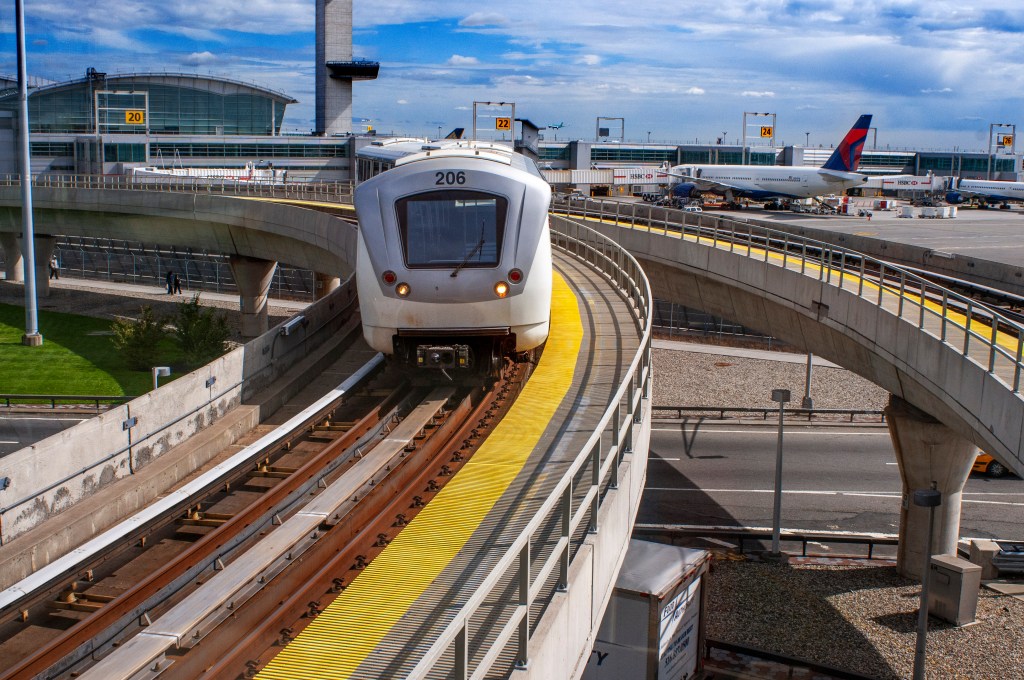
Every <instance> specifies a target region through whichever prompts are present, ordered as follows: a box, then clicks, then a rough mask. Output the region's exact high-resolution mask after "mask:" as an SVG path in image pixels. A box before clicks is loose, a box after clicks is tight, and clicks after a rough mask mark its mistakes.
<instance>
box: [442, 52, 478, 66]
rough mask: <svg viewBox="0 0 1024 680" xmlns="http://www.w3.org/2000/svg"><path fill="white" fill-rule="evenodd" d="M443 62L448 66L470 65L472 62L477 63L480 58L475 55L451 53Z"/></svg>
mask: <svg viewBox="0 0 1024 680" xmlns="http://www.w3.org/2000/svg"><path fill="white" fill-rule="evenodd" d="M445 63H446V64H448V65H449V66H470V65H472V64H479V63H480V60H479V59H477V58H476V57H464V56H462V55H461V54H453V55H452V56H451V57H449V58H448V61H447V62H445Z"/></svg>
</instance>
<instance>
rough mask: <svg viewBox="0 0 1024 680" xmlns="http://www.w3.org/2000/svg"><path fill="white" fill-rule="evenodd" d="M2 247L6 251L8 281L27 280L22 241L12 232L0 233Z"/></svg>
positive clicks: (5, 260)
mask: <svg viewBox="0 0 1024 680" xmlns="http://www.w3.org/2000/svg"><path fill="white" fill-rule="evenodd" d="M0 246H3V249H4V262H6V263H7V272H6V274H7V280H8V281H24V280H25V258H24V257H23V256H22V254H21V239H19V238H18V235H17V234H15V233H14V232H11V231H0Z"/></svg>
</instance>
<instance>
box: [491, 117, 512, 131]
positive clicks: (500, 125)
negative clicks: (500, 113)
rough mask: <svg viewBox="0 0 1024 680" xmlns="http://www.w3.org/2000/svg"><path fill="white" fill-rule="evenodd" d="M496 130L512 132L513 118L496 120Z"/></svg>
mask: <svg viewBox="0 0 1024 680" xmlns="http://www.w3.org/2000/svg"><path fill="white" fill-rule="evenodd" d="M494 129H495V130H511V129H512V119H511V118H495V119H494Z"/></svg>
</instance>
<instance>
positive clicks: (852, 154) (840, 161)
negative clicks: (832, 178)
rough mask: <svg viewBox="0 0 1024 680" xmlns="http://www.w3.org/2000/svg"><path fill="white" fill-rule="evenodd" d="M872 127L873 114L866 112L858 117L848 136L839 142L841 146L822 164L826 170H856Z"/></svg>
mask: <svg viewBox="0 0 1024 680" xmlns="http://www.w3.org/2000/svg"><path fill="white" fill-rule="evenodd" d="M870 127H871V114H869V113H868V114H864V115H863V116H861V117H860V118H858V119H857V122H856V123H854V124H853V127H852V128H850V131H849V132H847V133H846V137H844V138H843V141H842V142H841V143H840V144H839V148H838V149H836V150H835V152H833V154H832V155H831V156H829V159H828V160H827V161H826V162H825V165H823V166H821V167H822V168H824V169H826V170H838V171H839V172H856V171H857V165H859V164H860V155H861V153H862V152H863V151H864V141H865V140H866V139H867V137H868V128H870Z"/></svg>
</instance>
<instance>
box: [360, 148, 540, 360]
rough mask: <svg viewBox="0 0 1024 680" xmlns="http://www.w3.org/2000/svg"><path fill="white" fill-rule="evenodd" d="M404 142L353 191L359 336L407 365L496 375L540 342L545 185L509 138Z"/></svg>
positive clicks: (368, 153)
mask: <svg viewBox="0 0 1024 680" xmlns="http://www.w3.org/2000/svg"><path fill="white" fill-rule="evenodd" d="M403 146H404V147H405V151H406V153H404V154H402V153H400V152H401V151H402V149H399V148H398V145H394V144H392V145H389V146H388V147H387V148H386V149H381V152H386V154H387V157H388V158H389V159H390V160H388V161H387V162H386V163H384V164H383V165H380V164H378V165H377V166H376V167H378V168H379V169H380V170H381V171H380V172H379V173H378V174H376V175H374V176H372V177H369V178H368V179H365V181H362V182H361V183H360V184H359V186H358V187H357V188H356V192H355V206H356V214H357V216H358V218H359V240H358V254H357V260H356V281H357V286H358V291H359V306H360V311H361V315H362V323H363V335H364V337H365V338H366V341H367V342H368V343H369V344H370V346H371V347H372V348H374V349H376V350H378V351H380V352H383V353H385V354H387V355H389V356H392V357H393V358H394V359H395V360H396V361H399V362H402V363H407V364H410V365H414V366H417V367H420V368H432V369H442V370H445V371H447V370H448V369H472V368H475V369H478V370H484V371H487V372H491V373H495V372H497V371H498V370H499V369H500V367H501V364H502V360H503V357H507V356H513V355H515V354H516V353H522V352H526V351H528V350H531V349H534V348H536V347H538V346H539V345H541V344H542V343H543V342H544V341H545V340H546V339H547V335H548V320H549V316H550V309H551V276H552V272H551V241H550V235H549V231H548V208H549V204H550V202H551V188H550V186H549V185H548V184H547V182H545V181H544V178H543V177H542V176H541V174H540V171H539V170H538V169H537V167H536V164H535V163H534V162H533V161H532V160H530V159H528V158H526V157H525V156H522V155H520V154H517V153H515V152H513V151H512V149H510V148H509V147H507V146H504V145H500V144H493V143H487V142H473V141H455V140H452V141H448V140H442V141H440V142H427V143H424V142H422V141H418V142H409V141H406V142H404V143H403ZM359 153H360V163H361V164H363V165H369V164H367V163H364V161H365V160H366V159H367V158H368V157H370V156H372V155H373V154H374V153H375V151H374V149H373V148H372V147H367V148H364V149H361V150H360V152H359ZM382 157H383V156H382Z"/></svg>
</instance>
